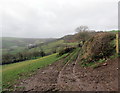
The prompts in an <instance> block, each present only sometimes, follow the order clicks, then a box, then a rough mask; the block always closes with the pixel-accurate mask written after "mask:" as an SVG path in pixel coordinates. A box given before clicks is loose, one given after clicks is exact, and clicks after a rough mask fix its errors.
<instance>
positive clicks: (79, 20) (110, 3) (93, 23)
mask: <svg viewBox="0 0 120 93" xmlns="http://www.w3.org/2000/svg"><path fill="white" fill-rule="evenodd" d="M118 1H119V0H0V11H1V12H0V28H1V30H2V36H4V37H27V38H29V37H33V38H51V37H57V38H58V37H62V36H64V35H67V34H73V33H75V31H74V30H75V28H76V27H78V26H80V25H87V26H88V27H89V28H90V29H93V30H112V29H117V28H118Z"/></svg>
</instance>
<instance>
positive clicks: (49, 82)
mask: <svg viewBox="0 0 120 93" xmlns="http://www.w3.org/2000/svg"><path fill="white" fill-rule="evenodd" d="M63 66H64V64H63V60H60V61H58V62H55V63H53V64H52V65H49V66H48V67H45V68H42V69H40V70H38V71H37V73H36V74H35V75H33V76H32V77H29V78H27V79H25V80H21V81H20V83H19V84H17V85H16V86H17V87H18V88H16V89H15V90H16V91H27V92H29V91H49V90H52V91H53V90H54V89H55V87H56V84H57V77H58V75H59V72H60V70H61V69H62V68H63Z"/></svg>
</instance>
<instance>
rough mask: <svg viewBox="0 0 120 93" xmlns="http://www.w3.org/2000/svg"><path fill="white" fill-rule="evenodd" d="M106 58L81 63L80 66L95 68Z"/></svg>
mask: <svg viewBox="0 0 120 93" xmlns="http://www.w3.org/2000/svg"><path fill="white" fill-rule="evenodd" d="M105 61H106V60H105V59H100V60H98V61H96V62H90V63H82V64H81V66H82V67H92V68H97V67H99V66H100V64H101V63H104V62H105Z"/></svg>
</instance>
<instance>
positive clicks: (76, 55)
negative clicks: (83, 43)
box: [71, 48, 80, 61]
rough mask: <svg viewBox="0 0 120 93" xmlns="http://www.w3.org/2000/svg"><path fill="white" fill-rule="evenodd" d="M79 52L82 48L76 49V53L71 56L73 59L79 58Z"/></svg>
mask: <svg viewBox="0 0 120 93" xmlns="http://www.w3.org/2000/svg"><path fill="white" fill-rule="evenodd" d="M79 52H80V48H77V49H76V50H75V53H74V55H73V56H72V58H71V61H75V60H76V59H77V57H78V55H79Z"/></svg>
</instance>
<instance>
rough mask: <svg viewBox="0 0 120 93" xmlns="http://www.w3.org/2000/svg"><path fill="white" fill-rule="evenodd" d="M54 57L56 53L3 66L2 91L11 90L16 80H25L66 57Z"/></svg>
mask: <svg viewBox="0 0 120 93" xmlns="http://www.w3.org/2000/svg"><path fill="white" fill-rule="evenodd" d="M56 55H57V53H56V54H52V55H50V56H46V57H43V58H39V59H36V60H28V61H24V62H20V63H14V64H9V65H4V66H3V67H2V71H0V73H1V72H2V77H3V80H2V84H3V89H5V88H12V85H13V84H15V83H16V80H17V79H20V78H26V77H28V76H30V74H31V75H32V73H34V72H35V71H36V70H37V69H39V68H42V67H45V66H47V65H49V64H52V63H54V62H56V61H57V60H59V59H61V58H62V57H63V56H66V54H65V55H63V56H61V57H57V56H56Z"/></svg>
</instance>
